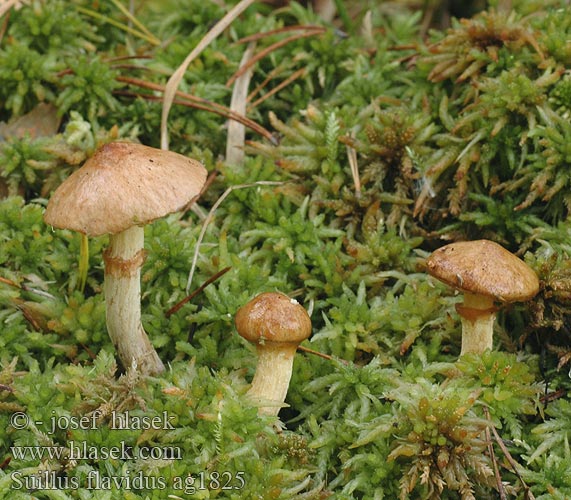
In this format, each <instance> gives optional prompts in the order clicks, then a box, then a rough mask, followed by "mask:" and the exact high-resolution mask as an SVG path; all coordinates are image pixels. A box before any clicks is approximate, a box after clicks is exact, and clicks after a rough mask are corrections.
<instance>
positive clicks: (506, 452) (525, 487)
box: [484, 407, 535, 500]
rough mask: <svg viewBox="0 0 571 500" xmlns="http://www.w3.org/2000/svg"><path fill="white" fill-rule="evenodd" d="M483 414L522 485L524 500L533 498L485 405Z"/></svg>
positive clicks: (533, 499)
mask: <svg viewBox="0 0 571 500" xmlns="http://www.w3.org/2000/svg"><path fill="white" fill-rule="evenodd" d="M484 414H485V415H486V418H487V419H488V420H489V422H490V428H491V429H492V433H493V434H494V439H495V440H496V443H498V446H499V447H500V449H501V450H502V453H503V454H504V456H505V458H506V460H507V461H508V463H509V464H510V466H511V469H512V471H513V473H514V474H515V475H516V476H517V478H518V479H519V481H520V482H521V484H522V486H523V489H524V490H525V497H524V498H525V499H526V500H535V496H534V494H533V493H532V492H531V489H530V488H529V486H528V485H527V484H526V482H525V481H524V480H523V477H521V474H520V473H519V470H518V467H519V464H518V463H517V462H516V461H515V460H514V458H513V457H512V454H511V453H510V451H509V450H508V449H507V448H506V445H505V444H504V440H503V439H502V437H501V436H500V435H499V434H498V431H497V430H496V427H495V426H494V424H493V423H492V420H491V418H490V412H489V411H488V409H487V408H486V407H484Z"/></svg>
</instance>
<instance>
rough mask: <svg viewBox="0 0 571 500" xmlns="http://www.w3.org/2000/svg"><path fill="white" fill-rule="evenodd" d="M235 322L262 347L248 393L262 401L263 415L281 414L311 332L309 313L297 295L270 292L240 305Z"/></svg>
mask: <svg viewBox="0 0 571 500" xmlns="http://www.w3.org/2000/svg"><path fill="white" fill-rule="evenodd" d="M235 324H236V329H237V330H238V333H239V334H240V335H241V336H242V337H243V338H245V339H246V340H248V341H249V342H252V343H254V344H256V348H257V351H258V365H257V367H256V373H255V375H254V379H253V380H252V386H251V387H250V390H249V391H248V395H249V396H250V397H251V398H252V399H253V400H254V401H255V402H256V403H257V404H258V405H259V409H258V413H259V414H260V415H277V414H278V412H279V410H280V408H281V407H282V406H283V403H284V401H285V398H286V395H287V390H288V387H289V382H290V379H291V375H292V369H293V359H294V355H295V351H296V349H297V346H298V345H299V344H300V343H301V342H303V341H304V340H305V339H306V338H308V337H309V335H310V334H311V320H310V319H309V315H308V314H307V311H306V310H305V309H304V308H303V306H301V305H300V304H299V303H298V302H297V301H296V300H295V299H290V298H289V297H288V296H287V295H284V294H283V293H277V292H266V293H262V294H260V295H258V296H257V297H255V298H254V299H252V300H251V301H250V302H248V303H247V304H246V305H244V306H242V307H241V308H240V309H238V312H237V313H236V317H235Z"/></svg>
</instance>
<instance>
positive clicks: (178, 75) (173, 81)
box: [161, 0, 254, 149]
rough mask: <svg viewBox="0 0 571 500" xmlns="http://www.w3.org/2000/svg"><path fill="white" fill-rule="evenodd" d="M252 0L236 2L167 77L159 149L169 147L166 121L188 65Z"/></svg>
mask: <svg viewBox="0 0 571 500" xmlns="http://www.w3.org/2000/svg"><path fill="white" fill-rule="evenodd" d="M252 3H254V0H241V1H240V2H239V3H238V4H236V5H235V6H234V8H232V9H231V10H230V11H229V12H228V13H227V14H226V15H225V16H224V17H223V18H222V19H221V20H220V21H218V22H217V23H216V24H215V25H214V27H213V28H212V29H211V30H210V31H209V32H208V33H206V35H205V36H204V37H203V38H202V40H200V42H199V43H198V45H197V46H196V47H195V48H194V49H193V50H192V51H191V52H190V54H188V56H186V59H185V60H184V61H183V63H182V64H181V65H180V66H179V67H178V68H177V70H176V71H175V72H174V73H173V74H172V75H171V77H170V78H169V80H168V82H167V84H166V87H165V92H164V95H163V111H162V114H161V149H168V148H169V139H168V127H167V121H168V117H169V112H170V108H171V106H172V103H173V101H174V98H175V95H176V91H177V89H178V86H179V84H180V82H181V80H182V78H183V76H184V73H185V72H186V69H187V68H188V65H189V64H190V63H191V62H192V61H193V60H194V59H195V58H196V57H197V56H198V55H199V54H200V53H201V52H202V51H203V50H204V49H205V48H206V47H208V45H210V43H211V42H212V41H213V40H214V39H216V38H217V37H218V36H219V35H220V34H221V33H222V32H223V31H224V30H225V29H226V28H227V27H228V26H230V24H231V23H232V21H234V19H236V18H237V17H238V16H239V15H240V14H241V13H242V12H244V10H246V9H247V8H248V7H249V6H250V5H251V4H252Z"/></svg>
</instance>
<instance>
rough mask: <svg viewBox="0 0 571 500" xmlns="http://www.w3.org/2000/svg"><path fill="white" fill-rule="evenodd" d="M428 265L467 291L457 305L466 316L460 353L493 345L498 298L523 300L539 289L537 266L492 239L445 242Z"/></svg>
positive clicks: (452, 283)
mask: <svg viewBox="0 0 571 500" xmlns="http://www.w3.org/2000/svg"><path fill="white" fill-rule="evenodd" d="M426 265H427V267H428V272H429V273H430V274H431V275H432V276H434V277H435V278H437V279H439V280H440V281H443V282H444V283H446V284H447V285H449V286H451V287H453V288H455V289H457V290H459V291H461V292H463V293H464V303H463V304H457V305H456V311H457V312H458V314H459V315H460V317H461V320H462V349H461V352H460V355H462V354H466V353H469V352H472V353H477V354H481V353H482V352H484V351H485V350H486V349H491V348H492V346H493V344H492V339H493V329H494V319H495V316H496V311H497V309H498V308H497V306H496V304H495V303H496V302H501V303H511V302H523V301H526V300H529V299H531V298H532V297H533V296H534V295H535V294H536V293H537V292H538V291H539V280H538V278H537V275H536V274H535V272H534V271H533V269H531V268H530V267H529V266H528V265H527V264H526V263H525V262H523V260H521V259H519V258H518V257H516V256H515V255H513V254H512V253H510V252H509V251H507V250H506V249H505V248H503V247H502V246H500V245H498V244H497V243H494V242H493V241H489V240H476V241H462V242H457V243H451V244H449V245H445V246H443V247H441V248H439V249H438V250H435V251H434V252H433V253H432V254H431V255H430V257H429V258H428V260H427V262H426Z"/></svg>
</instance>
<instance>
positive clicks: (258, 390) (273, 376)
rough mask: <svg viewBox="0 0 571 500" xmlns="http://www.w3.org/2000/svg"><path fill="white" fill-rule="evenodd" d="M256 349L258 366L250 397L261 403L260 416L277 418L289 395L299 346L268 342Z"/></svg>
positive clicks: (249, 391)
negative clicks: (288, 391) (294, 359)
mask: <svg viewBox="0 0 571 500" xmlns="http://www.w3.org/2000/svg"><path fill="white" fill-rule="evenodd" d="M256 348H257V351H258V364H257V366H256V373H255V375H254V378H253V380H252V385H251V387H250V389H249V390H248V395H249V396H250V397H251V398H252V399H254V400H256V402H257V403H259V405H260V406H259V408H258V413H259V414H260V415H273V416H277V414H278V413H279V411H280V408H281V407H282V406H283V403H284V401H285V398H286V395H287V390H288V387H289V382H290V380H291V374H292V370H293V358H294V356H295V352H296V349H297V344H295V343H279V344H278V343H276V342H267V341H266V342H265V343H264V344H258V345H257V347H256ZM270 402H271V403H274V404H270ZM264 404H265V405H268V404H270V406H264Z"/></svg>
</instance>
